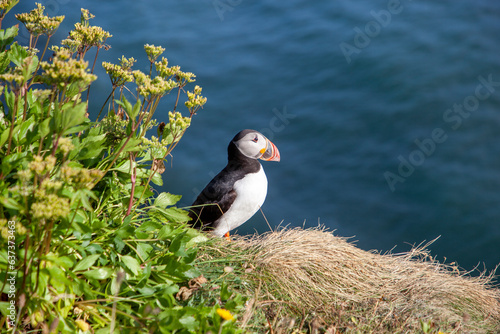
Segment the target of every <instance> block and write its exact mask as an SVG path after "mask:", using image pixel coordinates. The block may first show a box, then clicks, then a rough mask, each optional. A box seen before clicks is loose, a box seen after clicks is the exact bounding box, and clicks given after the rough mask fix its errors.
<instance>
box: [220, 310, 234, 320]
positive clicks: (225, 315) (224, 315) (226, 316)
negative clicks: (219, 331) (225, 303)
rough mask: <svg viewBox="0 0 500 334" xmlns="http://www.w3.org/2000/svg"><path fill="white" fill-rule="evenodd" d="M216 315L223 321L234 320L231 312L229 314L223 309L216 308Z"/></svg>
mask: <svg viewBox="0 0 500 334" xmlns="http://www.w3.org/2000/svg"><path fill="white" fill-rule="evenodd" d="M217 314H218V315H219V316H220V317H221V318H222V319H224V320H234V317H233V315H232V314H231V312H229V311H228V310H226V309H224V308H218V309H217Z"/></svg>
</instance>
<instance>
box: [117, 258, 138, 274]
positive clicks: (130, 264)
mask: <svg viewBox="0 0 500 334" xmlns="http://www.w3.org/2000/svg"><path fill="white" fill-rule="evenodd" d="M121 260H122V262H123V263H124V264H125V266H126V267H127V268H128V269H130V271H131V272H132V273H133V274H134V275H136V276H137V275H138V274H139V271H140V270H141V265H140V264H139V261H137V259H135V258H133V257H132V256H129V255H124V256H122V257H121Z"/></svg>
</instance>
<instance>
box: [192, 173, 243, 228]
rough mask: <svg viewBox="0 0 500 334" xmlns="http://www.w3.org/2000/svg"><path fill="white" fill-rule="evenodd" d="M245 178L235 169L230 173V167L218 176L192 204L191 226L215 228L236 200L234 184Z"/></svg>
mask: <svg viewBox="0 0 500 334" xmlns="http://www.w3.org/2000/svg"><path fill="white" fill-rule="evenodd" d="M243 176H244V173H243V171H241V172H238V171H236V170H234V169H232V170H231V172H230V173H229V172H228V167H226V168H224V169H223V170H222V171H221V172H220V173H219V174H217V175H216V176H215V177H214V178H213V179H212V181H210V183H209V184H208V185H207V186H206V187H205V189H203V191H202V192H201V193H200V195H198V197H197V198H196V200H195V201H194V203H193V204H192V208H191V209H190V212H189V216H190V217H191V222H190V224H191V225H193V227H196V228H205V227H212V228H215V227H216V226H214V225H213V224H214V223H215V222H216V221H217V220H218V219H219V218H220V217H221V216H222V215H223V214H224V213H225V212H226V211H227V210H229V208H230V207H231V205H232V204H233V202H234V200H235V199H236V192H235V191H234V189H233V187H234V183H235V182H236V181H238V180H239V179H241V178H243Z"/></svg>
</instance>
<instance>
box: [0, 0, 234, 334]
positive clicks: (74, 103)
mask: <svg viewBox="0 0 500 334" xmlns="http://www.w3.org/2000/svg"><path fill="white" fill-rule="evenodd" d="M16 2H17V1H5V2H2V4H0V19H1V18H3V16H4V15H5V14H6V13H7V12H8V11H9V10H10V9H11V8H12V7H13V5H15V3H16ZM16 17H17V19H18V20H19V21H21V22H22V23H23V24H24V25H25V27H26V28H27V30H28V31H29V33H30V42H29V45H28V46H26V47H24V46H21V45H19V44H17V42H14V39H15V37H16V35H17V33H18V28H17V26H13V27H9V28H7V29H5V30H0V80H1V83H2V85H3V97H2V103H1V105H0V108H1V112H0V160H1V162H2V164H1V169H0V202H1V204H2V205H1V206H0V232H1V233H0V235H1V237H0V242H1V244H2V247H0V282H1V284H2V290H1V293H2V295H1V297H2V298H1V300H2V301H1V302H0V311H1V313H2V315H3V317H2V321H1V327H2V328H3V330H5V331H14V332H15V331H16V330H18V331H21V332H28V331H30V332H31V331H33V332H44V333H46V332H61V333H76V332H80V333H113V332H117V333H118V332H127V333H132V332H150V333H154V332H161V333H173V332H176V333H177V332H178V333H190V332H203V333H205V332H208V331H214V332H219V333H220V332H223V333H226V332H231V333H233V332H236V331H237V329H236V327H235V326H236V325H235V323H234V321H232V320H224V319H223V315H224V314H226V313H224V312H223V311H221V307H225V308H226V309H227V311H225V312H229V314H231V313H230V312H236V311H237V310H238V309H240V308H241V307H242V305H243V303H244V300H243V299H242V297H241V295H235V296H233V295H232V294H231V293H227V289H226V291H225V292H224V294H225V295H226V296H225V297H224V298H221V297H220V296H219V297H216V296H214V294H216V293H220V289H219V290H217V289H215V292H211V294H212V295H211V301H210V302H207V300H206V299H205V300H204V301H203V302H200V303H194V302H192V301H178V300H177V299H176V298H175V295H176V294H177V293H178V292H179V287H180V286H181V285H185V284H186V282H187V281H188V280H193V279H195V278H197V277H201V272H200V271H199V270H198V269H197V268H196V267H195V266H194V264H193V261H194V260H195V258H196V247H195V246H196V245H197V244H198V243H199V242H203V241H205V240H206V238H205V237H204V236H203V235H201V234H200V233H199V232H197V231H194V230H192V229H188V228H186V227H185V224H183V223H184V222H186V221H187V220H188V219H189V218H188V216H187V213H186V212H185V211H184V210H181V209H179V208H177V207H176V206H175V204H176V202H177V201H178V200H179V199H180V196H176V195H173V194H170V193H160V194H159V195H157V196H154V192H153V188H152V184H156V185H161V184H162V177H161V174H162V173H163V171H164V170H165V168H164V161H165V159H166V158H167V157H168V156H169V155H170V154H171V152H172V150H173V149H174V148H175V146H176V145H177V143H178V142H179V140H180V139H181V138H182V136H183V135H184V133H185V131H186V129H187V128H188V127H189V125H190V122H191V120H192V117H193V116H194V115H195V114H196V112H197V111H198V110H199V109H200V108H201V107H202V106H203V105H204V104H205V102H206V98H204V97H202V96H201V90H202V89H201V88H200V87H199V86H195V87H193V88H192V89H191V91H190V90H188V87H189V86H190V85H191V84H192V83H193V82H194V81H195V75H194V74H193V73H189V72H182V71H181V69H180V67H179V66H169V64H168V61H167V59H166V58H163V57H162V58H160V56H161V54H162V53H163V51H164V49H163V48H161V47H158V46H153V45H146V46H145V52H146V55H147V57H148V60H149V62H150V70H149V73H143V72H141V71H139V70H133V65H134V63H135V59H133V58H125V57H122V58H121V59H120V60H119V62H118V63H117V64H111V63H107V62H104V63H102V66H103V67H104V68H105V70H106V72H107V73H108V74H109V77H110V80H111V89H110V90H111V92H110V95H109V98H108V100H107V101H106V102H105V104H104V105H103V107H102V108H101V110H100V111H99V113H98V114H99V115H98V116H97V118H96V120H95V121H91V120H90V119H89V111H88V100H89V97H90V95H91V94H90V87H91V86H92V83H93V82H95V81H96V80H97V76H96V75H94V74H93V73H92V72H93V71H92V70H93V69H94V66H95V65H96V60H94V63H93V64H92V66H91V67H90V69H89V63H88V62H87V61H86V60H85V56H86V54H87V52H88V51H89V50H90V49H91V48H96V50H97V54H96V59H97V55H98V53H99V50H105V49H107V48H108V46H107V45H106V44H105V43H106V41H107V39H108V38H109V37H111V34H110V33H108V32H106V31H104V30H103V29H102V28H100V27H96V26H92V25H90V23H89V21H90V19H91V18H92V17H93V16H92V14H90V13H89V12H88V11H87V10H83V9H82V18H81V22H79V23H76V24H75V29H74V30H72V31H71V32H70V33H69V37H68V38H67V39H65V40H63V41H62V43H61V44H62V45H60V46H52V47H50V48H49V45H50V38H51V36H52V35H53V34H54V33H55V31H56V30H57V28H58V26H59V24H60V23H61V22H62V20H63V19H64V17H63V16H58V17H54V18H51V17H48V16H47V15H45V14H44V7H43V6H42V5H40V4H37V7H36V8H35V9H34V10H32V11H31V12H30V13H24V14H18V15H16ZM41 35H46V36H47V42H46V44H45V46H44V47H43V51H42V54H41V56H40V57H39V53H40V52H39V51H38V50H37V49H36V47H37V44H38V39H39V37H40V36H41ZM47 50H52V52H53V53H54V54H53V56H52V57H51V58H50V59H49V60H48V61H43V59H44V55H45V54H46V51H47ZM91 69H92V70H91ZM171 92H172V93H173V94H172V95H173V96H174V103H173V109H172V111H171V112H169V121H168V123H167V124H165V123H163V122H162V123H159V124H158V122H157V121H156V120H155V119H154V114H155V111H156V109H157V107H158V103H159V101H160V100H161V99H162V98H163V97H165V96H166V95H168V94H169V93H171ZM182 96H186V102H185V103H184V106H185V107H186V111H185V113H187V114H188V116H184V115H182V114H181V112H180V111H178V109H180V105H179V100H180V98H181V97H182ZM103 112H104V114H105V116H104V117H103V118H102V119H100V115H101V114H102V113H103ZM90 114H97V111H91V112H90ZM150 130H151V131H153V132H154V130H156V131H155V132H156V133H155V134H157V136H153V135H152V136H149V135H148V133H149V132H151V131H150ZM221 312H222V313H221ZM226 318H227V316H226Z"/></svg>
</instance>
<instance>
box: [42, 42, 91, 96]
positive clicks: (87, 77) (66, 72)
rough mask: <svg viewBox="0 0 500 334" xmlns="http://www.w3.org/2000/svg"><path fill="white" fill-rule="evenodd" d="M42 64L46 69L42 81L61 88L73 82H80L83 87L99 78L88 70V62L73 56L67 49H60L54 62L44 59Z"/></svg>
mask: <svg viewBox="0 0 500 334" xmlns="http://www.w3.org/2000/svg"><path fill="white" fill-rule="evenodd" d="M40 65H41V67H42V69H43V70H44V73H43V74H42V76H41V80H42V82H44V83H46V84H47V85H50V86H57V87H58V88H59V89H62V88H64V87H65V86H66V85H69V84H70V83H73V82H78V83H79V84H80V87H81V88H82V89H83V88H85V87H87V86H88V85H90V84H91V83H92V82H93V81H94V80H96V79H97V76H95V75H94V74H91V73H89V72H88V70H87V66H88V62H86V61H84V60H81V59H80V60H77V59H74V58H71V53H70V51H68V50H65V49H59V51H58V52H57V53H56V55H55V56H54V59H53V60H52V63H49V62H46V61H42V62H40Z"/></svg>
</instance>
